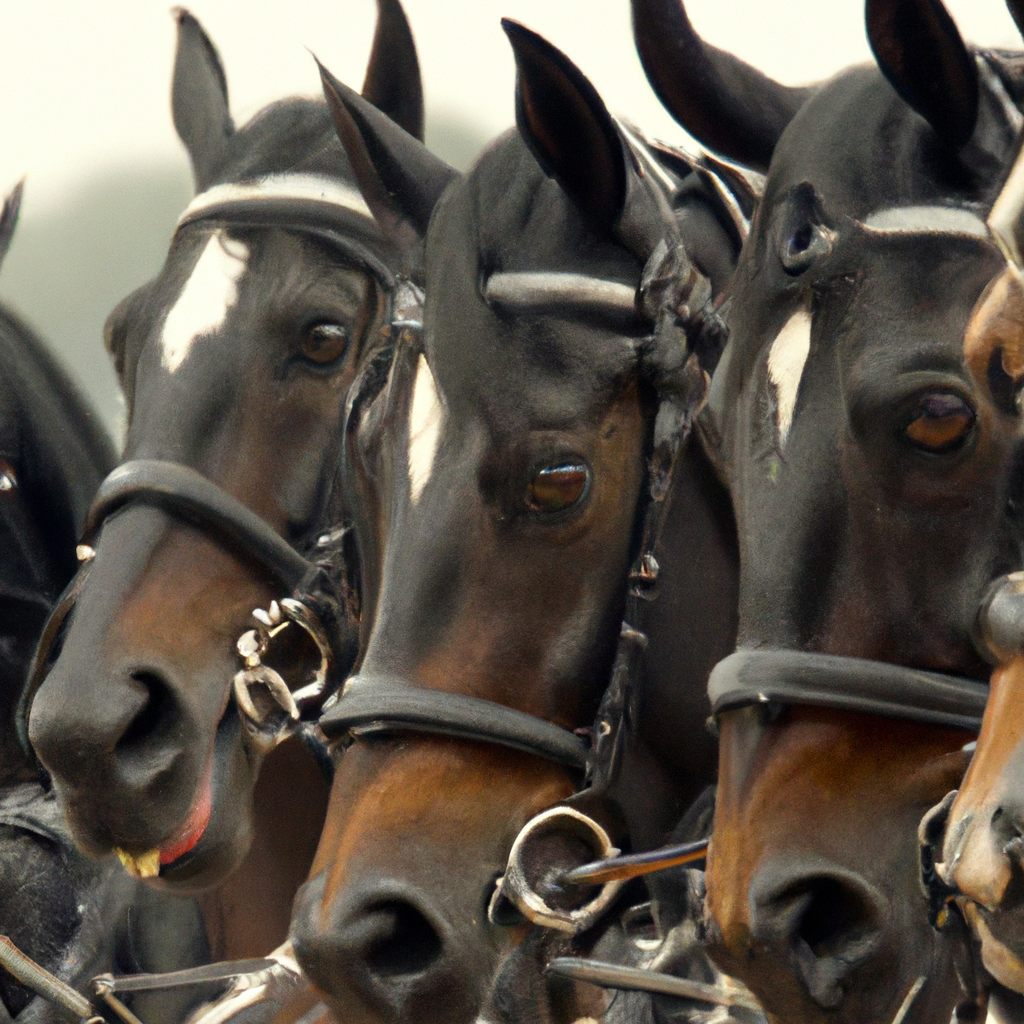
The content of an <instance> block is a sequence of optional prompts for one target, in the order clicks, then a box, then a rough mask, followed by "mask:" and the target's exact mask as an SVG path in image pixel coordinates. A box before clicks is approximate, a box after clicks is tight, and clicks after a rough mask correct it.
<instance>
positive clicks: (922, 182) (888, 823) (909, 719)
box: [633, 0, 1022, 1022]
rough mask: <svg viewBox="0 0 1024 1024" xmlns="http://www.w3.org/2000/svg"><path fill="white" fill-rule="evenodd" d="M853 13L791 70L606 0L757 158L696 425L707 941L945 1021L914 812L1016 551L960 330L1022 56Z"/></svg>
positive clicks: (889, 1007) (983, 391)
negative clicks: (839, 42) (753, 205)
mask: <svg viewBox="0 0 1024 1024" xmlns="http://www.w3.org/2000/svg"><path fill="white" fill-rule="evenodd" d="M866 15H867V28H868V36H869V40H870V43H871V46H872V49H873V52H874V55H875V58H876V63H875V64H873V65H868V66H859V67H854V68H851V69H848V70H846V71H843V72H840V73H839V74H838V75H837V76H835V77H834V78H832V79H830V80H828V81H827V82H824V83H820V84H817V85H815V86H811V87H806V88H791V87H786V86H783V85H780V84H778V83H775V82H773V81H771V80H770V79H768V78H766V76H764V75H762V74H761V73H760V72H758V71H756V70H755V69H753V68H751V67H749V66H747V65H746V64H744V63H743V62H742V61H740V60H738V59H737V58H736V57H734V56H732V55H730V54H727V53H724V52H722V51H720V50H717V49H715V48H714V47H712V46H710V45H709V44H707V43H705V42H704V41H703V40H701V39H700V38H699V37H698V36H697V34H696V33H695V32H694V30H693V27H692V25H691V24H690V22H689V20H688V18H687V16H686V14H685V11H684V9H683V7H682V5H681V4H680V3H679V2H678V0H634V2H633V17H634V28H635V35H636V40H637V44H638V48H639V51H640V53H641V57H642V59H643V61H644V63H645V67H646V70H647V74H648V77H649V79H650V81H651V83H652V85H653V86H654V88H655V90H656V92H657V93H658V94H659V96H660V97H661V99H662V101H663V102H664V103H665V104H666V106H667V107H668V108H669V110H670V111H671V112H672V113H673V114H674V116H675V117H676V118H677V120H679V121H680V122H681V123H682V124H683V125H684V127H687V128H688V129H689V130H690V131H691V132H693V133H694V134H695V135H696V137H697V138H698V140H699V141H701V142H702V143H703V144H704V145H706V146H708V147H709V148H710V149H711V150H712V151H713V152H716V153H718V154H720V155H724V156H726V157H730V158H732V159H735V160H740V161H743V162H747V163H749V164H751V165H752V166H754V167H755V168H757V169H759V170H761V171H764V172H766V174H767V177H766V180H765V186H764V195H763V199H762V202H761V204H760V205H759V207H758V210H757V213H756V216H755V219H754V223H753V225H752V229H751V233H750V236H749V238H748V240H747V242H746V243H745V245H744V249H743V252H742V253H741V256H740V259H739V264H738V267H737V270H736V274H735V275H734V277H733V278H732V281H731V282H730V285H729V287H728V289H727V300H726V302H727V311H726V312H725V313H724V316H725V319H726V322H727V324H728V327H729V331H730V340H729V344H728V346H727V347H726V350H725V353H724V354H723V357H722V360H721V362H720V363H719V365H718V368H717V370H716V372H715V376H714V379H713V382H712V385H711V392H710V397H709V401H708V406H707V408H706V410H705V413H704V414H703V416H702V419H701V421H700V430H701V437H702V440H703V442H704V444H705V448H706V451H707V452H708V456H709V458H711V459H713V460H714V462H715V464H716V465H717V466H718V469H719V472H720V474H721V476H722V479H723V480H724V481H725V482H726V483H727V484H728V487H729V490H730V493H731V495H732V499H733V508H734V511H735V515H736V522H737V528H738V534H739V546H740V567H741V569H740V586H739V635H738V643H737V647H738V650H737V652H736V653H735V654H733V655H731V656H730V657H729V658H728V659H726V660H724V661H723V662H722V663H720V664H719V665H717V666H716V667H715V669H714V671H713V673H712V675H711V678H710V681H709V696H710V698H711V702H712V706H713V708H714V711H715V720H716V722H717V726H718V729H719V733H720V760H719V780H718V791H717V800H716V806H715V820H714V831H713V835H712V840H711V846H710V851H709V855H708V862H707V904H706V909H707V934H706V938H707V943H708V948H709V951H710V953H711V955H712V958H713V959H715V960H716V962H717V963H718V964H719V965H720V966H721V967H722V968H723V969H724V970H726V971H728V972H729V973H732V974H735V975H736V976H737V977H739V978H740V979H741V980H743V981H745V982H746V983H747V984H748V985H749V986H750V988H751V989H752V990H753V991H754V993H755V994H756V995H757V996H758V998H759V999H760V1000H761V1002H762V1003H763V1005H764V1008H765V1010H766V1012H767V1014H768V1017H769V1019H770V1020H773V1021H774V1020H785V1021H787V1022H792V1021H815V1022H816V1021H825V1020H828V1021H833V1022H838V1021H847V1020H850V1021H853V1020H857V1021H880V1022H887V1021H893V1020H899V1021H900V1022H905V1021H935V1022H940V1021H941V1022H945V1021H948V1020H949V1017H950V1013H951V1011H952V1010H953V1008H954V1004H956V1003H957V1001H958V999H961V996H960V994H959V992H958V985H957V980H956V972H955V971H954V967H955V966H959V968H960V969H961V970H962V971H964V972H965V976H967V975H969V973H970V971H969V964H966V963H965V961H966V960H967V959H968V957H967V956H966V953H965V952H964V951H963V947H962V945H961V943H960V942H959V940H958V939H957V938H956V937H955V936H953V935H949V934H942V935H940V934H936V933H935V932H933V930H932V929H931V926H930V923H929V913H928V907H927V904H926V902H925V901H924V900H923V899H922V898H921V893H920V890H919V863H918V845H917V837H916V827H917V824H918V822H919V820H920V818H921V814H922V811H924V810H927V809H928V808H929V807H931V806H932V805H933V804H935V803H937V802H938V800H940V799H941V798H942V797H943V796H944V795H945V793H946V792H947V791H948V790H949V789H952V788H955V787H956V785H957V782H958V780H959V779H960V778H961V776H962V774H963V772H964V771H965V770H966V767H967V763H968V760H969V758H970V747H971V744H972V742H973V740H974V737H975V734H976V731H977V729H978V726H979V724H980V718H981V714H982V710H983V708H984V705H985V700H986V698H987V686H986V685H985V679H986V676H987V667H986V663H985V661H984V660H983V658H982V656H981V655H980V653H979V651H978V648H977V645H976V643H975V630H974V620H975V614H976V611H977V608H978V603H979V601H980V599H981V595H982V594H984V592H985V589H986V587H987V586H988V584H989V581H990V580H991V579H992V578H993V576H994V575H998V574H999V573H1000V572H1003V571H1006V567H1007V566H1008V564H1010V563H1012V561H1013V558H1014V557H1017V554H1016V553H1017V551H1018V550H1019V548H1018V546H1017V542H1016V541H1015V540H1011V539H1010V534H1011V533H1012V531H1008V530H1007V529H1006V528H1005V526H1004V517H1005V515H1006V512H1007V508H1008V507H1010V508H1012V501H1013V495H1014V494H1015V493H1016V492H1015V489H1014V488H1015V486H1016V484H1015V482H1014V481H1015V479H1016V477H1015V472H1016V471H1015V465H1016V462H1015V457H1014V451H1013V449H1012V448H1011V446H1010V445H1009V443H1008V441H1007V432H1006V427H1005V426H1004V424H1003V418H1004V416H1005V414H1004V413H1003V412H1002V411H1001V406H1000V405H999V402H1000V401H1004V402H1005V399H999V398H996V397H995V396H994V390H995V389H997V388H999V387H1004V392H1005V394H1009V393H1010V392H1009V390H1005V389H1008V388H1009V386H1010V381H1009V378H1007V379H1005V380H1004V379H1003V377H1001V376H1000V370H999V364H998V362H997V361H994V362H993V363H991V364H989V368H988V370H987V372H988V373H989V375H990V379H991V381H992V385H991V387H990V386H989V385H986V384H980V383H979V381H978V379H977V376H976V375H975V373H973V372H972V371H971V369H970V367H969V366H968V360H967V357H966V355H965V351H964V344H963V338H964V329H965V327H966V326H967V323H968V320H969V318H970V315H971V311H972V310H973V308H974V306H975V303H976V302H977V300H978V297H979V295H981V294H982V292H983V291H984V289H985V288H986V286H987V285H988V282H989V281H990V280H991V278H992V277H993V275H994V274H995V273H996V272H997V271H998V270H999V269H1000V267H1001V265H1002V261H1001V258H1000V255H999V250H998V249H997V247H996V246H995V245H994V244H993V242H992V241H991V239H990V236H989V233H988V230H987V229H986V227H985V224H984V222H983V220H982V219H981V218H980V217H979V215H978V210H979V209H985V208H986V207H987V205H988V204H990V203H991V201H992V199H993V198H994V196H995V194H996V192H997V191H998V188H999V186H1000V183H1001V181H1002V178H1003V176H1004V174H1005V170H1006V167H1007V166H1008V163H1009V158H1010V157H1011V155H1012V153H1013V151H1014V146H1015V140H1016V137H1017V134H1018V132H1019V130H1020V126H1021V115H1020V111H1019V109H1018V108H1019V105H1020V97H1021V95H1022V93H1021V89H1020V86H1021V80H1020V73H1019V70H1018V69H1019V58H1017V57H1015V55H1007V54H999V53H987V52H979V51H976V50H972V49H970V48H969V47H968V46H967V45H966V44H965V43H964V42H963V40H962V39H961V37H960V35H959V33H958V31H957V29H956V27H955V25H954V23H953V21H952V19H951V18H950V17H949V15H948V13H947V12H946V11H945V10H944V8H943V7H942V6H941V4H940V3H935V2H927V3H917V2H899V3H896V2H890V0H868V3H867V6H866ZM1004 392H1000V394H1003V393H1004ZM1008 502H1009V503H1010V504H1009V505H1008ZM977 1011H978V1007H977V1006H972V1005H971V1004H970V1000H969V999H968V998H964V999H963V1005H961V1008H960V1012H961V1013H962V1014H963V1015H965V1016H967V1015H969V1014H970V1013H972V1012H975V1013H976V1012H977Z"/></svg>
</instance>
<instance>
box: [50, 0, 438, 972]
mask: <svg viewBox="0 0 1024 1024" xmlns="http://www.w3.org/2000/svg"><path fill="white" fill-rule="evenodd" d="M379 12H380V20H379V24H378V32H377V36H376V37H375V41H374V50H373V54H372V56H371V60H370V65H369V70H368V72H367V84H366V87H365V88H366V90H367V94H368V95H369V97H370V98H371V100H375V101H377V102H380V103H382V104H383V105H385V106H386V109H388V110H389V111H390V112H391V113H393V114H394V115H395V116H396V117H398V118H401V119H403V120H404V122H405V123H406V124H407V125H408V126H409V128H410V130H411V131H413V132H417V133H418V132H420V131H421V129H422V114H423V110H422V96H421V92H420V83H419V70H418V65H417V60H416V54H415V49H414V48H413V44H412V38H411V35H410V32H409V28H408V25H407V23H406V21H405V17H404V14H403V12H402V10H401V7H400V6H399V5H398V3H397V2H396V0H381V3H380V5H379ZM177 19H178V33H179V34H178V50H177V56H176V60H175V69H174V84H173V94H172V107H173V115H174V122H175V126H176V128H177V130H178V133H179V135H180V136H181V138H182V141H183V142H184V143H185V145H186V148H187V149H188V152H189V156H190V158H191V161H192V167H193V171H194V176H195V180H196V186H197V191H198V193H199V194H198V195H197V197H196V198H195V200H194V201H193V202H192V204H191V205H190V206H189V208H188V210H186V212H185V214H184V215H183V216H182V218H181V221H180V222H179V226H178V230H177V231H176V233H175V235H174V238H173V241H172V244H171V248H170V251H169V253H168V257H167V262H166V264H165V266H164V268H163V270H162V271H161V273H160V274H159V275H158V276H157V277H156V278H155V279H154V280H153V281H151V282H149V283H148V284H146V285H144V286H143V287H142V288H141V289H139V290H138V291H137V292H135V293H134V294H132V295H131V296H129V297H128V298H127V299H126V300H124V302H123V303H122V304H121V305H120V306H119V307H118V308H117V309H116V310H115V312H114V313H113V314H112V315H111V318H110V320H109V322H108V325H107V344H108V347H109V348H110V350H111V353H112V355H113V357H114V360H115V363H116V366H117V370H118V373H119V375H120V379H121V383H122V385H123V387H124V390H125V394H126V397H127V401H128V410H129V424H128V435H127V441H126V446H125V452H124V457H125V459H126V460H127V464H126V465H125V466H123V467H121V469H120V470H119V471H117V472H116V473H115V474H114V475H112V476H111V478H110V479H109V480H108V482H107V484H106V485H105V486H104V488H103V490H102V491H101V495H102V494H104V493H106V494H107V498H106V499H105V502H106V503H105V504H102V505H100V506H97V508H94V512H93V523H94V526H97V527H98V526H99V525H102V532H100V533H99V536H98V540H96V541H93V542H91V543H92V544H93V546H94V548H95V557H94V558H92V560H91V561H90V563H89V568H88V573H87V575H86V576H84V577H82V578H81V579H82V582H81V589H80V592H79V593H78V597H77V601H76V603H75V605H74V609H73V612H72V614H71V617H70V620H69V624H68V626H67V628H66V630H65V634H64V637H63V644H62V646H61V647H60V653H59V656H58V657H57V660H56V662H55V664H54V665H53V668H52V671H51V672H50V673H49V675H48V676H47V677H46V679H45V681H44V682H43V684H42V686H41V688H40V689H39V690H38V692H37V693H36V694H35V697H34V702H33V704H32V707H31V719H30V734H31V739H32V743H33V744H34V746H35V749H36V750H37V752H38V754H39V756H40V759H41V760H42V761H43V763H44V764H45V765H46V767H47V768H48V769H49V771H50V772H51V774H52V776H53V780H54V786H55V789H56V791H57V793H58V795H59V797H60V799H61V802H62V804H63V807H64V810H65V812H66V814H67V817H68V820H69V822H70V825H71V827H72V829H73V831H74V835H75V838H76V841H77V842H78V843H79V844H80V845H81V846H82V848H83V849H85V850H87V851H89V852H90V853H93V854H96V855H102V854H106V853H109V852H111V850H113V849H116V850H118V851H119V852H120V854H121V856H122V859H123V860H124V861H125V863H126V866H128V867H129V868H130V869H132V870H134V871H136V872H137V873H139V874H140V875H143V876H147V877H150V879H151V881H152V883H153V884H154V885H157V886H159V887H163V888H168V889H175V890H182V891H195V890H201V889H208V888H210V887H211V886H213V885H215V884H218V883H222V882H224V880H225V879H226V878H227V877H228V876H229V875H231V874H232V873H233V872H235V871H236V869H238V868H239V865H240V864H242V862H243V858H245V857H246V853H247V851H249V850H250V849H251V853H250V854H249V860H248V861H247V862H246V864H245V866H244V870H242V871H241V872H240V873H239V874H238V875H237V876H236V877H235V878H233V879H232V880H231V881H230V882H229V883H228V884H227V886H226V887H222V888H221V889H220V890H218V892H217V893H216V894H214V895H212V896H211V897H210V899H209V900H208V901H207V907H206V910H207V923H208V927H209V929H210V932H211V937H212V938H213V940H214V951H215V954H217V955H220V956H225V955H227V956H244V955H250V956H251V955H255V954H262V953H265V952H266V951H267V950H268V949H270V948H272V947H273V946H275V945H277V944H278V943H280V942H281V941H282V940H283V939H284V937H285V935H286V931H287V923H288V920H289V916H290V908H291V900H292V896H293V893H294V891H295V889H296V888H297V887H298V885H299V884H300V882H301V881H302V880H303V879H304V877H305V875H306V872H307V870H308V867H309V863H310V861H311V859H312V855H313V852H314V849H315V846H316V841H317V838H318V836H319V832H320V826H321V824H322V820H323V812H324V807H325V801H326V795H327V788H326V783H325V781H324V779H323V778H322V777H321V774H320V771H319V769H318V767H317V766H316V765H315V763H314V762H313V760H312V759H311V758H309V757H307V756H306V755H305V753H304V752H303V751H302V750H301V748H300V747H298V746H297V745H295V744H290V743H289V744H286V745H285V746H284V747H282V748H281V750H280V751H279V752H278V753H277V754H275V755H274V757H272V758H271V759H270V761H269V763H268V765H267V770H266V771H264V772H262V774H261V772H260V768H261V763H262V761H263V756H264V754H265V752H266V746H265V745H264V744H263V742H262V737H261V736H260V735H258V733H257V732H256V731H254V730H252V729H250V728H249V727H248V726H247V725H246V724H245V723H244V722H243V720H242V718H241V716H240V714H239V708H238V707H237V706H236V699H235V696H234V692H233V689H232V681H233V678H234V677H235V675H236V672H237V671H238V670H239V669H240V667H241V665H240V662H239V655H238V652H237V650H236V641H237V640H238V638H239V636H240V635H241V634H242V633H244V632H245V631H246V630H248V629H250V628H251V627H252V626H253V625H254V622H253V621H252V618H251V616H252V614H253V610H254V609H260V608H262V609H265V608H266V607H267V606H268V604H269V602H270V601H271V599H272V598H275V597H280V596H284V595H286V594H287V593H288V592H289V591H290V589H291V587H290V586H288V587H286V588H285V589H284V590H283V591H282V589H281V580H282V572H283V573H284V578H287V575H288V573H289V572H292V571H293V570H292V569H289V568H288V566H294V565H295V564H299V565H301V564H302V562H301V560H299V562H298V563H297V562H296V559H297V557H298V556H297V555H296V554H294V552H293V551H292V549H293V548H297V549H301V550H313V551H318V550H320V548H319V547H318V546H317V545H318V544H320V543H321V542H320V540H319V538H320V537H321V535H322V534H323V533H324V531H325V530H329V529H330V528H331V527H333V526H334V525H336V524H338V523H339V522H342V521H343V519H344V513H343V509H342V508H341V507H340V505H339V490H340V489H339V487H338V486H336V480H337V477H338V474H339V460H340V451H339V436H340V422H341V416H342V412H343V409H344V405H345V400H346V396H347V393H348V387H349V384H350V383H351V381H352V379H353V377H354V375H355V373H356V370H357V368H358V366H359V365H360V362H361V361H362V360H363V359H364V358H365V357H366V354H367V353H368V352H369V351H372V349H373V348H374V347H375V346H376V345H377V343H378V341H379V339H380V328H381V326H382V325H383V324H384V323H385V322H386V321H385V317H386V315H387V308H388V306H389V303H390V295H391V292H392V290H393V288H394V277H393V273H392V271H391V269H390V265H389V261H393V260H394V258H395V251H394V249H393V248H392V247H391V246H390V245H389V244H388V243H387V242H386V241H385V240H384V239H383V238H382V236H381V234H380V232H379V231H378V230H377V228H376V226H375V225H374V223H373V220H372V218H371V217H370V215H369V211H368V210H367V209H366V207H365V204H364V203H363V202H362V200H361V199H360V197H359V195H358V192H357V191H356V189H355V188H354V187H353V184H352V177H351V171H350V169H349V167H348V164H347V161H346V159H345V156H344V153H343V152H342V150H341V147H340V146H339V145H338V142H337V138H336V136H335V133H334V127H333V124H332V121H331V118H330V115H329V113H328V111H327V107H326V105H325V104H324V103H323V102H322V101H316V100H313V99H308V100H307V99H290V100H284V101H282V102H280V103H277V104H274V105H272V106H270V107H268V108H267V109H265V110H264V111H262V112H261V113H259V114H258V115H256V117H254V118H253V119H252V120H251V121H250V122H249V123H248V124H247V125H245V126H243V127H241V128H239V129H238V130H236V129H235V127H234V125H233V123H232V119H231V116H230V112H229V107H228V97H227V88H226V79H225V75H224V70H223V68H222V66H221V64H220V61H219V58H218V56H217V53H216V51H215V49H214V47H213V45H212V43H211V42H210V40H209V39H208V38H207V37H206V35H205V34H204V32H203V30H202V29H201V27H200V26H199V24H198V22H197V21H196V20H195V19H194V18H193V17H192V16H191V15H189V14H188V13H187V12H184V11H181V10H179V11H178V13H177ZM169 492H174V493H176V494H177V496H178V497H179V498H181V496H182V495H183V494H184V495H185V497H186V498H188V497H189V495H192V496H196V495H198V496H199V497H200V498H201V499H202V500H204V501H206V505H205V506H204V507H205V508H207V509H209V508H210V507H213V508H214V510H215V511H216V510H217V509H227V511H228V515H227V518H228V520H229V521H230V522H248V523H251V522H253V521H255V523H256V524H257V527H258V529H257V530H256V532H257V534H258V535H259V536H260V538H261V543H263V550H262V554H261V552H257V551H254V550H253V548H252V547H251V546H248V545H246V544H245V543H244V542H240V541H239V539H238V535H237V534H235V535H234V536H232V535H231V534H230V531H228V534H227V535H225V533H224V532H223V531H221V532H219V533H218V532H217V531H215V530H211V529H210V528H209V518H210V517H209V515H207V516H206V518H204V517H203V515H201V514H199V512H197V511H196V507H192V506H188V507H186V508H185V511H184V512H182V507H183V506H182V505H181V503H180V501H179V504H177V505H174V506H172V505H171V504H169V498H168V493H169ZM111 494H113V495H114V496H118V497H117V502H116V503H115V502H114V501H113V498H112V497H111ZM210 495H212V496H213V497H212V498H210ZM211 502H212V506H211ZM193 504H194V503H193ZM256 517H259V518H258V519H257V518H256ZM223 520H224V517H223V516H221V522H223ZM261 520H262V522H260V521H261ZM250 532H251V531H250ZM327 540H328V541H330V536H328V537H327ZM268 552H269V555H268ZM86 554H88V552H86ZM275 558H276V561H275ZM282 559H283V565H284V568H283V569H282V568H281V566H282ZM296 582H297V580H295V579H292V580H291V583H292V584H294V583H296ZM258 777H259V784H258V785H257V778H258Z"/></svg>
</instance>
